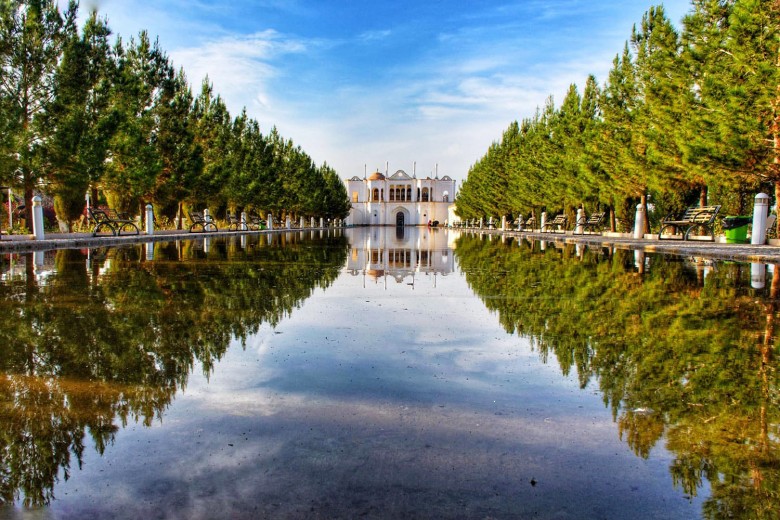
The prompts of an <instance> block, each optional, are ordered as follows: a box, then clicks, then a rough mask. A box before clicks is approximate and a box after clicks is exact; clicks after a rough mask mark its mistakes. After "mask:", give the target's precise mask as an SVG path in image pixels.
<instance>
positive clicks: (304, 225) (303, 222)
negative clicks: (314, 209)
mask: <svg viewBox="0 0 780 520" xmlns="http://www.w3.org/2000/svg"><path fill="white" fill-rule="evenodd" d="M305 227H306V221H305V220H304V219H303V217H301V229H303V228H305Z"/></svg>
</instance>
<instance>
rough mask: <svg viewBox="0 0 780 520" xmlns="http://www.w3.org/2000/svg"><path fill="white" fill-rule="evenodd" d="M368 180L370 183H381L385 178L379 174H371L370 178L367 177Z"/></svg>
mask: <svg viewBox="0 0 780 520" xmlns="http://www.w3.org/2000/svg"><path fill="white" fill-rule="evenodd" d="M368 180H370V181H383V180H385V176H384V175H382V174H381V173H379V172H374V173H372V174H371V177H369V178H368Z"/></svg>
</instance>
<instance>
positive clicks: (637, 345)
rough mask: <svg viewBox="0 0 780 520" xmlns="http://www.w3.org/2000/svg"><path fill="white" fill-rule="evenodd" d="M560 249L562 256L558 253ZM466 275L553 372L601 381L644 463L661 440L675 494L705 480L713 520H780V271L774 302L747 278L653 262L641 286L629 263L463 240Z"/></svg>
mask: <svg viewBox="0 0 780 520" xmlns="http://www.w3.org/2000/svg"><path fill="white" fill-rule="evenodd" d="M559 247H560V246H559ZM455 251H456V254H457V256H458V260H459V264H460V266H461V269H462V270H463V271H464V272H465V275H466V279H467V281H468V283H469V284H470V286H471V287H472V289H473V290H474V291H475V293H476V294H478V295H480V296H481V297H482V298H483V300H484V302H485V305H486V306H487V307H488V308H490V309H493V310H496V311H497V312H498V315H499V319H500V321H501V323H502V325H503V326H504V327H505V328H506V330H507V331H509V332H517V333H518V334H520V335H523V336H527V337H529V338H531V339H532V341H533V344H534V345H535V347H536V348H537V349H538V350H539V352H540V355H541V356H542V357H543V359H546V358H547V357H548V356H550V355H553V356H555V358H556V359H557V360H558V362H559V363H560V366H561V367H562V370H563V371H564V372H565V373H569V372H570V371H571V370H572V369H575V370H576V371H577V375H578V377H579V381H580V383H581V385H582V386H585V385H586V384H588V383H589V382H590V381H591V380H597V381H598V384H599V386H600V389H601V392H602V395H603V397H604V401H605V404H607V405H609V406H610V407H611V409H612V410H613V413H614V415H615V418H616V420H617V423H618V429H619V432H620V436H621V438H622V439H624V440H625V441H626V442H627V443H628V444H629V446H630V447H631V448H632V449H633V450H634V452H635V453H636V454H637V455H639V456H642V457H647V456H648V455H649V453H650V451H651V449H652V448H653V446H654V445H655V444H656V443H657V441H658V440H659V439H660V438H661V437H662V436H665V437H666V446H667V448H668V449H669V450H670V451H671V452H672V453H673V454H674V455H675V460H674V462H673V463H672V466H671V468H670V472H671V475H672V479H673V481H674V483H675V485H678V486H680V487H681V489H682V490H683V491H684V492H685V493H687V494H695V493H696V492H697V489H698V488H699V487H701V486H702V484H703V482H704V480H705V479H706V480H707V481H708V482H709V484H710V487H711V490H712V492H711V497H710V498H709V499H708V500H707V501H706V503H705V506H704V514H705V515H706V516H707V517H709V518H733V517H739V518H743V517H744V518H775V517H777V515H778V513H777V511H780V496H779V495H778V493H780V438H778V433H780V432H779V431H778V424H779V422H780V413H779V412H780V410H779V404H780V403H779V402H778V397H780V395H779V393H778V382H777V375H776V372H775V370H774V355H773V352H774V349H775V339H774V338H775V333H774V326H775V325H774V322H775V320H776V317H777V311H778V309H777V308H776V302H777V298H778V295H780V269H776V270H775V271H774V279H773V281H772V286H771V288H770V289H769V290H767V291H764V290H762V291H757V290H753V289H750V287H749V281H750V276H749V275H750V272H749V271H750V270H749V268H746V267H745V266H740V265H736V264H730V265H729V264H719V265H718V266H717V269H713V270H712V272H710V273H709V274H708V276H707V277H706V278H704V277H703V276H702V275H701V266H698V267H697V266H696V265H695V264H692V263H690V262H687V261H683V260H681V259H675V258H669V257H660V256H658V257H653V258H652V263H651V265H650V269H648V270H647V271H646V272H645V273H644V274H642V275H640V274H638V273H637V270H638V269H637V268H636V267H635V265H634V254H633V253H632V252H628V251H614V252H612V251H610V250H606V249H605V250H589V251H586V252H585V253H584V254H583V255H581V256H579V257H578V256H577V255H576V254H575V253H574V246H563V247H561V248H556V247H553V246H551V245H548V247H547V248H546V250H545V251H542V250H541V249H540V247H539V244H534V245H531V244H528V243H521V244H519V245H518V244H517V243H513V242H509V243H500V242H497V241H488V240H484V239H480V238H478V237H473V236H463V237H461V238H460V239H459V241H458V243H457V248H456V250H455Z"/></svg>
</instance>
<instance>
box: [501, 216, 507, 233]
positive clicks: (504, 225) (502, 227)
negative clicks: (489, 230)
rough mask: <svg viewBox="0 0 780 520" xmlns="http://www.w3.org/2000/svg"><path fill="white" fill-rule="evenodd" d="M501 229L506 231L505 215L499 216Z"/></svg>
mask: <svg viewBox="0 0 780 520" xmlns="http://www.w3.org/2000/svg"><path fill="white" fill-rule="evenodd" d="M501 231H506V216H504V217H501Z"/></svg>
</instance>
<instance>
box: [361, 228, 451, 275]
mask: <svg viewBox="0 0 780 520" xmlns="http://www.w3.org/2000/svg"><path fill="white" fill-rule="evenodd" d="M451 239H452V236H451V235H450V232H449V230H447V229H431V230H428V229H421V228H416V227H402V226H398V227H395V228H393V227H374V228H366V229H358V230H353V231H352V232H351V233H350V242H351V243H350V253H349V257H348V259H347V270H348V271H349V272H350V274H352V275H359V274H360V275H362V276H363V277H364V280H365V279H366V277H368V278H369V279H370V280H371V281H373V282H375V283H377V282H379V281H380V280H381V281H382V282H383V283H384V284H385V285H386V284H387V281H388V279H390V280H392V281H394V282H395V283H397V284H402V283H405V284H407V285H409V286H411V287H412V288H414V281H415V276H416V275H420V274H423V275H426V276H428V275H433V276H434V281H435V277H436V276H437V275H442V276H447V275H448V274H450V273H452V272H454V271H455V257H454V256H453V254H452V248H451V243H450V240H451Z"/></svg>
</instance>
